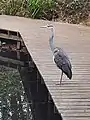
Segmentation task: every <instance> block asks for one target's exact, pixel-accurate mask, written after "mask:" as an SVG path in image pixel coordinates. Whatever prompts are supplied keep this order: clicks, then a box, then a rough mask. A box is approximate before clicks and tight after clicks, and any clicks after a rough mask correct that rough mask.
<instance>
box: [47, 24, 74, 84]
mask: <svg viewBox="0 0 90 120" xmlns="http://www.w3.org/2000/svg"><path fill="white" fill-rule="evenodd" d="M45 27H48V28H50V29H51V35H50V38H49V44H50V48H51V51H52V53H53V57H54V61H55V63H56V65H57V67H58V68H59V69H61V70H62V74H61V79H60V84H61V81H62V75H63V73H65V74H66V75H67V77H68V78H69V79H71V78H72V70H71V69H72V66H71V63H70V60H69V58H68V56H67V54H66V53H65V52H64V51H63V49H61V48H59V47H55V46H54V32H53V26H52V25H48V26H45Z"/></svg>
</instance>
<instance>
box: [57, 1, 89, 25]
mask: <svg viewBox="0 0 90 120" xmlns="http://www.w3.org/2000/svg"><path fill="white" fill-rule="evenodd" d="M57 3H58V5H57V8H58V14H59V17H60V19H61V20H63V21H67V22H69V23H80V22H82V21H83V20H86V19H87V18H88V16H89V14H90V1H89V0H63V1H61V0H58V1H57Z"/></svg>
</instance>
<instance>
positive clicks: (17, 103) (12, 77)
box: [0, 65, 32, 120]
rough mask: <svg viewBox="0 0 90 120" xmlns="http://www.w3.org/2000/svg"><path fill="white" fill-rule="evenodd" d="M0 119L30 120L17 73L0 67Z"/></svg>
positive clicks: (28, 109) (29, 111)
mask: <svg viewBox="0 0 90 120" xmlns="http://www.w3.org/2000/svg"><path fill="white" fill-rule="evenodd" d="M0 119H2V120H32V115H31V109H30V106H29V104H28V101H27V97H26V95H25V92H24V88H23V85H22V81H21V78H20V75H19V72H18V71H17V70H15V69H13V68H8V67H5V66H2V65H1V66H0Z"/></svg>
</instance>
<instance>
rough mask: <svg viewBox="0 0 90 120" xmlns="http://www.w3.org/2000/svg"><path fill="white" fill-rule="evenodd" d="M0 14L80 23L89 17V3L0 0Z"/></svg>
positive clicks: (86, 0)
mask: <svg viewBox="0 0 90 120" xmlns="http://www.w3.org/2000/svg"><path fill="white" fill-rule="evenodd" d="M0 14H6V15H17V16H23V17H30V18H37V19H46V20H52V19H55V20H62V21H65V22H69V23H81V22H83V21H84V20H86V19H88V16H89V15H90V1H89V0H0Z"/></svg>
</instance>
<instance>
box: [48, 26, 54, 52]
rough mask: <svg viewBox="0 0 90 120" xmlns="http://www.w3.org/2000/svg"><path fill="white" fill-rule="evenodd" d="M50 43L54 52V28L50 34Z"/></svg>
mask: <svg viewBox="0 0 90 120" xmlns="http://www.w3.org/2000/svg"><path fill="white" fill-rule="evenodd" d="M49 44H50V48H51V51H52V52H53V51H54V48H55V47H54V31H53V28H51V35H50V38H49Z"/></svg>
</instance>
